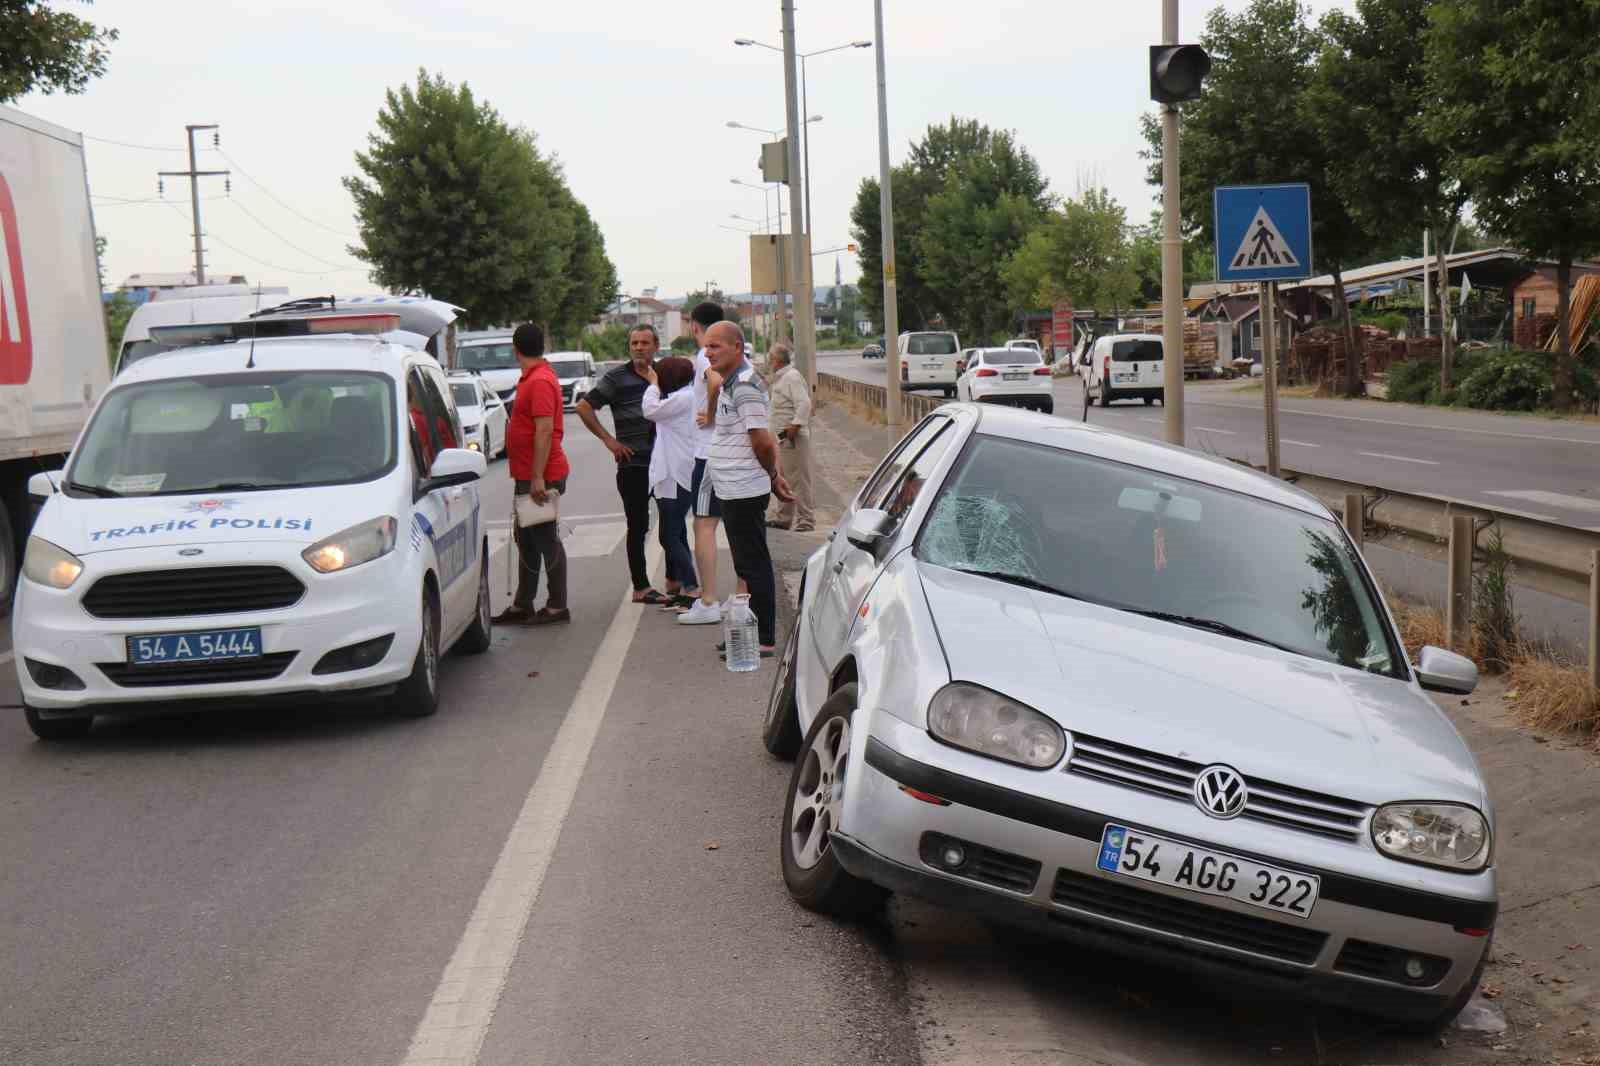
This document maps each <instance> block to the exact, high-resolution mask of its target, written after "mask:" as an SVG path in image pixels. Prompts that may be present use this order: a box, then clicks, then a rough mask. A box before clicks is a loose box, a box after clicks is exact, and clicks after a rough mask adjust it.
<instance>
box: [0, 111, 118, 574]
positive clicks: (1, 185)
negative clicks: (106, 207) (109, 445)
mask: <svg viewBox="0 0 1600 1066" xmlns="http://www.w3.org/2000/svg"><path fill="white" fill-rule="evenodd" d="M109 381H110V368H109V367H108V365H107V360H106V327H105V312H104V311H103V310H102V307H101V302H100V277H99V272H98V271H97V270H96V269H95V233H94V216H93V215H92V214H91V212H90V210H89V183H88V172H87V170H86V168H85V165H84V155H83V139H82V138H81V137H79V136H78V135H77V134H76V133H72V132H70V131H68V130H64V129H62V128H60V127H59V126H54V125H51V124H50V123H48V122H41V121H40V120H39V119H36V118H31V117H29V116H28V115H24V114H23V113H22V112H20V111H15V110H12V109H11V108H8V107H0V604H7V603H9V602H10V600H11V593H12V590H13V589H14V588H15V585H16V574H17V565H18V560H19V559H20V558H21V552H22V546H23V544H24V542H25V540H26V537H27V532H28V526H29V525H30V524H31V519H32V505H31V504H30V502H29V500H28V494H27V487H26V486H27V481H28V478H29V476H30V475H32V474H35V473H38V472H39V471H42V470H58V469H60V468H61V465H62V459H63V457H64V456H65V455H66V453H67V452H70V451H71V450H72V446H73V444H74V443H75V442H76V441H77V439H78V434H79V432H80V431H82V429H83V426H84V423H85V422H86V421H87V420H88V417H89V412H90V411H91V410H93V408H94V405H95V402H96V401H97V400H98V399H99V398H100V394H101V393H103V392H104V391H105V389H106V386H107V385H108V383H109Z"/></svg>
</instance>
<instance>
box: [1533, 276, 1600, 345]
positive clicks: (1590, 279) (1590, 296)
mask: <svg viewBox="0 0 1600 1066" xmlns="http://www.w3.org/2000/svg"><path fill="white" fill-rule="evenodd" d="M1597 311H1600V274H1585V275H1583V276H1582V277H1581V278H1579V279H1578V280H1577V281H1575V282H1573V283H1572V292H1571V294H1570V295H1569V296H1568V297H1567V323H1568V325H1567V337H1568V338H1569V339H1570V340H1571V342H1572V346H1571V348H1570V350H1571V351H1574V352H1581V351H1583V346H1584V345H1585V344H1587V343H1588V342H1589V340H1590V339H1591V338H1592V337H1594V336H1595V335H1596V330H1597V329H1600V327H1597V326H1596V325H1595V314H1596V312H1597ZM1541 317H1544V316H1541ZM1550 323H1551V327H1552V328H1551V330H1550V339H1549V340H1548V341H1546V342H1545V344H1544V350H1545V351H1547V352H1553V351H1555V350H1556V348H1557V347H1559V343H1558V341H1557V338H1558V337H1560V336H1561V334H1560V333H1558V332H1556V330H1557V329H1558V328H1559V326H1558V325H1557V323H1556V321H1555V319H1554V318H1551V320H1550ZM1519 346H1520V345H1519ZM1527 347H1533V346H1532V345H1528V346H1527Z"/></svg>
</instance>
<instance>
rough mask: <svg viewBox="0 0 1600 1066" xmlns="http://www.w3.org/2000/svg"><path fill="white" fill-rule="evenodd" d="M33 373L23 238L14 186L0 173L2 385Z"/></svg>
mask: <svg viewBox="0 0 1600 1066" xmlns="http://www.w3.org/2000/svg"><path fill="white" fill-rule="evenodd" d="M32 373H33V333H32V332H31V331H30V330H29V328H28V286H27V282H26V280H25V279H24V278H23V276H22V240H21V238H19V237H18V236H17V209H16V207H15V205H13V204H12V202H11V187H10V186H9V185H7V184H6V179H5V175H3V174H0V385H26V384H27V383H28V378H29V377H30V376H31V375H32Z"/></svg>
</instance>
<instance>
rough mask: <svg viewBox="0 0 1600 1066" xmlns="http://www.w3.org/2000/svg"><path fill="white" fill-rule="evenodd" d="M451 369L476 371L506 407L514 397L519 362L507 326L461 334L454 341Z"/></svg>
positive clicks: (520, 366) (518, 373)
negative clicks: (454, 347) (454, 359)
mask: <svg viewBox="0 0 1600 1066" xmlns="http://www.w3.org/2000/svg"><path fill="white" fill-rule="evenodd" d="M451 369H453V370H470V371H472V372H473V373H474V374H477V375H478V376H479V377H481V378H483V383H484V384H485V385H487V386H489V388H490V390H491V391H493V392H494V394H495V395H496V396H498V397H500V401H501V402H502V403H504V404H506V405H507V406H510V404H511V401H512V400H514V399H516V396H517V381H518V380H520V379H521V377H522V364H520V363H518V362H517V353H516V351H515V350H513V349H512V347H511V330H509V329H492V330H480V331H478V332H475V333H463V334H461V336H460V337H458V338H457V340H456V361H455V363H454V365H453V366H452V367H451Z"/></svg>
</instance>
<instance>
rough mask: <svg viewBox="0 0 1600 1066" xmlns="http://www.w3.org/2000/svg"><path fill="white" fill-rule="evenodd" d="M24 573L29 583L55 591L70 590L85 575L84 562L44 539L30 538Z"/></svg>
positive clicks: (23, 566)
mask: <svg viewBox="0 0 1600 1066" xmlns="http://www.w3.org/2000/svg"><path fill="white" fill-rule="evenodd" d="M22 572H23V573H24V574H25V575H27V578H28V580H29V581H32V582H34V583H35V584H39V585H48V586H49V587H51V588H53V589H69V588H71V587H72V583H73V582H74V581H76V580H78V575H79V574H81V573H83V560H81V559H79V558H78V557H77V556H76V555H73V554H72V553H71V552H69V551H67V549H65V548H62V547H59V546H58V545H55V544H51V543H50V542H49V541H48V540H45V539H44V538H43V537H29V538H28V548H27V551H26V552H25V553H24V554H23V557H22Z"/></svg>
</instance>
